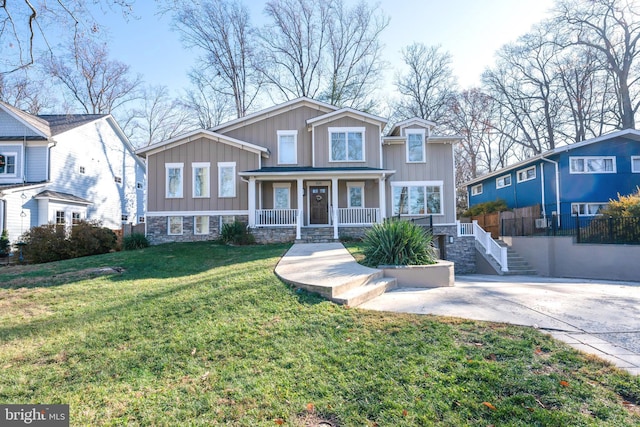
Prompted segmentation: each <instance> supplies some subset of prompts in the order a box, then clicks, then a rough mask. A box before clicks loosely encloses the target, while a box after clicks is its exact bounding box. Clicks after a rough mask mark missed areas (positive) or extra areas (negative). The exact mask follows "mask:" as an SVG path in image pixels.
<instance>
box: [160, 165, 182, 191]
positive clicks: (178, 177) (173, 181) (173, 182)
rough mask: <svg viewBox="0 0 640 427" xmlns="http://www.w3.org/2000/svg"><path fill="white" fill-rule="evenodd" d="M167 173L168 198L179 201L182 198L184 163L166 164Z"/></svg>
mask: <svg viewBox="0 0 640 427" xmlns="http://www.w3.org/2000/svg"><path fill="white" fill-rule="evenodd" d="M164 167H165V171H166V187H167V193H166V197H167V198H168V199H177V198H181V197H182V186H183V182H182V181H183V180H182V170H183V168H184V163H166V164H165V165H164Z"/></svg>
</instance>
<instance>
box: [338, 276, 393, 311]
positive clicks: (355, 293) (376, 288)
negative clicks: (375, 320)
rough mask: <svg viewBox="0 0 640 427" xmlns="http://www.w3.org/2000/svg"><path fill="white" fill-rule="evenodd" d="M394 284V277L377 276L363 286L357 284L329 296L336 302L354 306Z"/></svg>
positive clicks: (381, 292) (390, 287)
mask: <svg viewBox="0 0 640 427" xmlns="http://www.w3.org/2000/svg"><path fill="white" fill-rule="evenodd" d="M396 286H397V281H396V279H394V278H391V277H379V278H376V279H374V280H372V281H370V282H368V283H367V284H365V285H363V286H358V287H355V288H352V289H350V290H348V291H346V292H344V293H341V294H339V295H336V296H334V297H333V298H331V300H332V301H333V302H335V303H337V304H343V305H348V306H350V307H355V306H358V305H360V304H362V303H364V302H367V301H369V300H370V299H373V298H375V297H377V296H379V295H382V294H383V293H385V292H386V291H387V290H389V289H393V288H395V287H396Z"/></svg>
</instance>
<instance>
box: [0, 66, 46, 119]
mask: <svg viewBox="0 0 640 427" xmlns="http://www.w3.org/2000/svg"><path fill="white" fill-rule="evenodd" d="M0 100H2V101H4V102H6V103H7V104H10V105H13V106H14V107H17V108H19V109H21V110H23V111H27V112H29V113H31V114H40V113H43V112H45V111H46V110H52V109H53V107H54V106H55V105H56V101H55V98H54V96H53V94H52V91H51V87H50V84H49V82H48V81H47V80H46V79H42V78H40V76H37V75H34V73H32V72H29V71H27V69H21V70H16V71H15V72H13V73H10V74H0Z"/></svg>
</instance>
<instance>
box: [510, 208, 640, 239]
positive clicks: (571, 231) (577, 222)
mask: <svg viewBox="0 0 640 427" xmlns="http://www.w3.org/2000/svg"><path fill="white" fill-rule="evenodd" d="M501 235H503V236H575V238H576V242H577V243H607V244H632V245H638V244H640V217H609V216H600V215H598V216H584V215H583V216H580V215H578V214H576V215H552V216H548V217H546V218H530V217H523V218H512V219H503V220H502V224H501Z"/></svg>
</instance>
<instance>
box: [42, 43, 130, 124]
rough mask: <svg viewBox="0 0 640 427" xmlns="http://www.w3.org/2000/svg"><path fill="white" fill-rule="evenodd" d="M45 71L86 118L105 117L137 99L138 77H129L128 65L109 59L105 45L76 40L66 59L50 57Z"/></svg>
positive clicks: (65, 56) (64, 56) (63, 57)
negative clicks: (53, 78)
mask: <svg viewBox="0 0 640 427" xmlns="http://www.w3.org/2000/svg"><path fill="white" fill-rule="evenodd" d="M46 69H47V71H48V73H49V74H50V75H51V76H53V77H55V78H56V79H57V81H58V82H59V83H60V84H61V85H62V86H63V87H64V88H65V89H66V91H67V92H68V93H69V94H70V95H71V97H72V99H73V100H74V101H75V103H76V104H78V105H80V106H81V107H82V109H83V110H84V111H85V113H88V114H105V113H106V114H108V113H111V112H113V110H115V109H117V108H118V107H120V106H122V105H123V104H126V103H127V102H129V101H132V100H134V99H136V98H138V97H139V95H138V93H137V90H138V88H139V87H140V85H141V83H142V80H141V77H140V76H137V77H133V78H131V77H129V66H128V65H126V64H124V63H122V62H120V61H117V60H111V59H109V52H108V50H107V47H106V45H104V44H99V43H96V42H94V41H92V40H90V39H86V38H82V39H79V40H76V42H75V43H74V44H73V45H72V47H71V49H70V52H69V53H68V54H67V55H63V56H61V57H59V58H56V57H52V58H51V59H50V60H49V61H48V63H47V64H46Z"/></svg>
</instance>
